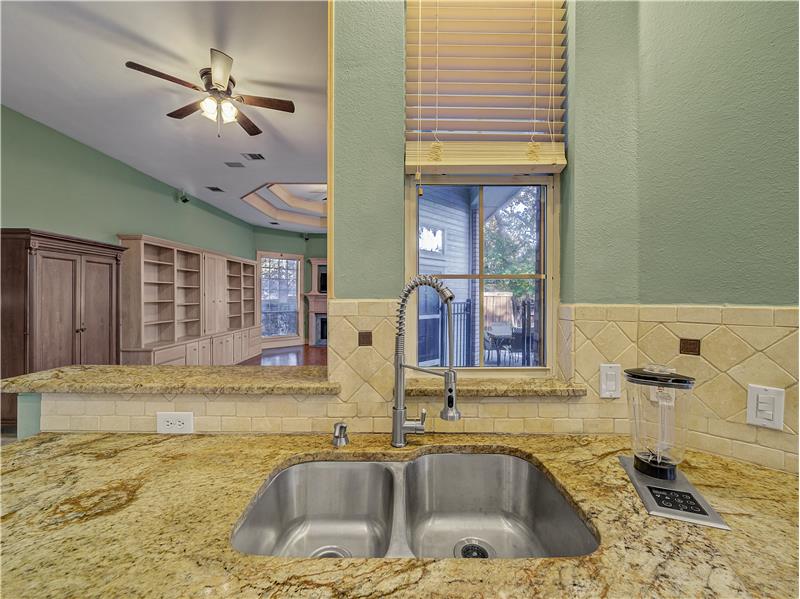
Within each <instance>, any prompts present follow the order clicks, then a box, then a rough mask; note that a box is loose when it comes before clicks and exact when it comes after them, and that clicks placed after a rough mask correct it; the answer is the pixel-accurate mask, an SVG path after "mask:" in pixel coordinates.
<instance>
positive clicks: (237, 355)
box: [233, 331, 244, 364]
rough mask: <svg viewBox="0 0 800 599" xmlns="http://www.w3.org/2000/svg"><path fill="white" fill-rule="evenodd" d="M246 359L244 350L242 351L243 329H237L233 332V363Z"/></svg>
mask: <svg viewBox="0 0 800 599" xmlns="http://www.w3.org/2000/svg"><path fill="white" fill-rule="evenodd" d="M242 360H244V352H243V351H242V331H237V332H236V333H234V334H233V363H234V364H238V363H239V362H241V361H242Z"/></svg>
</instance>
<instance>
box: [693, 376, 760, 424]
mask: <svg viewBox="0 0 800 599" xmlns="http://www.w3.org/2000/svg"><path fill="white" fill-rule="evenodd" d="M694 392H695V395H697V397H698V398H699V399H701V400H702V401H703V403H704V404H706V405H707V406H708V407H709V408H711V409H712V410H713V411H714V413H715V414H716V415H717V416H719V417H720V418H722V419H723V420H727V419H728V418H731V417H732V416H734V415H736V414H737V413H738V412H740V411H742V410H743V409H745V408H746V407H747V391H746V390H745V389H744V387H742V386H741V385H739V384H738V383H737V382H736V381H734V380H733V379H732V378H731V377H730V376H728V375H727V374H720V375H719V376H717V377H715V378H714V379H712V380H711V381H709V382H707V383H705V384H703V385H700V386H698V387H696V388H695V391H694Z"/></svg>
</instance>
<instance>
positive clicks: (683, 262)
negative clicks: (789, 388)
mask: <svg viewBox="0 0 800 599" xmlns="http://www.w3.org/2000/svg"><path fill="white" fill-rule="evenodd" d="M569 10H570V13H569V17H570V21H569V23H568V26H569V31H568V33H569V92H568V93H569V116H568V120H569V131H568V161H569V167H568V169H567V171H566V172H565V173H564V176H563V177H562V181H563V184H564V193H563V203H564V207H563V212H562V217H563V219H562V293H561V295H562V300H564V301H568V302H571V301H580V302H590V303H591V302H596V303H602V302H608V301H615V302H640V303H662V302H682V303H689V302H691V303H736V304H772V305H780V304H792V303H796V302H797V283H798V279H797V272H798V263H797V234H798V229H797V217H798V212H797V195H798V187H797V135H798V129H797V115H796V108H797V84H798V79H797V16H798V14H797V12H798V10H797V4H796V3H790V2H577V3H571V4H570V7H569Z"/></svg>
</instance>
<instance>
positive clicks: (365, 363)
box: [347, 347, 386, 381]
mask: <svg viewBox="0 0 800 599" xmlns="http://www.w3.org/2000/svg"><path fill="white" fill-rule="evenodd" d="M385 363H386V360H385V359H384V358H383V357H382V356H381V355H380V354H379V353H378V352H377V351H375V349H374V348H372V347H359V348H356V350H355V351H354V352H353V353H352V354H351V355H350V357H349V358H348V359H347V364H348V366H350V368H352V369H353V370H354V371H355V372H356V374H358V376H360V377H361V378H362V379H363V380H365V381H366V380H369V379H370V377H372V375H373V374H375V373H376V372H378V369H380V367H381V366H383V365H384V364H385Z"/></svg>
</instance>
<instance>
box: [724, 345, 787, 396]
mask: <svg viewBox="0 0 800 599" xmlns="http://www.w3.org/2000/svg"><path fill="white" fill-rule="evenodd" d="M728 374H730V375H731V376H732V377H733V379H734V380H735V381H736V382H737V383H739V384H740V385H741V386H742V387H747V385H748V384H750V383H753V384H756V385H765V386H767V387H779V388H781V389H785V388H787V387H789V386H790V385H793V384H795V383H796V382H797V381H796V380H795V379H793V378H792V376H791V375H790V374H789V373H788V372H786V371H785V370H784V369H783V368H781V367H780V366H778V365H777V364H776V363H775V362H773V361H772V360H770V359H769V358H768V357H767V356H765V355H764V354H760V353H759V354H756V355H754V356H752V357H751V358H748V359H747V360H746V361H745V362H742V363H741V364H737V365H736V366H734V367H733V368H731V369H730V370H729V371H728Z"/></svg>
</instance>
